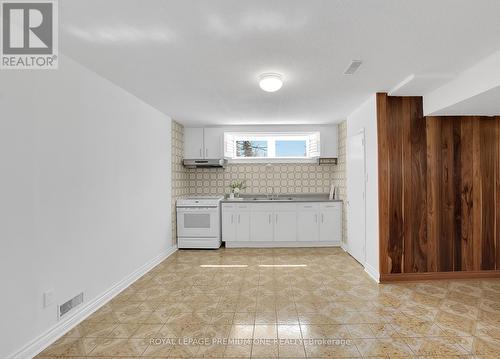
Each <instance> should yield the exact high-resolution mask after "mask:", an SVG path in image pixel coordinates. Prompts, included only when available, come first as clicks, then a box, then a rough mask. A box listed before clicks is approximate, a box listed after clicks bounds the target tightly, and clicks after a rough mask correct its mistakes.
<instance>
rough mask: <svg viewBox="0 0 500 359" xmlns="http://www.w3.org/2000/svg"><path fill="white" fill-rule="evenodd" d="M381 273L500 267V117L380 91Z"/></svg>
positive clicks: (378, 114)
mask: <svg viewBox="0 0 500 359" xmlns="http://www.w3.org/2000/svg"><path fill="white" fill-rule="evenodd" d="M377 117H378V123H377V125H378V141H379V144H378V147H379V149H378V150H379V211H380V213H379V217H380V272H381V274H382V276H383V275H384V274H405V273H428V272H453V271H455V272H458V271H482V270H500V117H480V116H452V117H448V116H444V117H423V115H422V98H421V97H392V96H387V95H386V94H378V95H377Z"/></svg>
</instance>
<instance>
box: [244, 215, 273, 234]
mask: <svg viewBox="0 0 500 359" xmlns="http://www.w3.org/2000/svg"><path fill="white" fill-rule="evenodd" d="M250 240H251V241H253V242H270V241H272V240H273V212H272V211H266V210H252V211H251V212H250Z"/></svg>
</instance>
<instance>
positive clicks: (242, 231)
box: [235, 210, 250, 242]
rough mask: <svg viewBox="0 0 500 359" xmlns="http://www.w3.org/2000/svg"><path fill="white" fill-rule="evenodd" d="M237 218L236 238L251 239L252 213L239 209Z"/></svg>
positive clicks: (240, 239) (245, 240) (239, 239)
mask: <svg viewBox="0 0 500 359" xmlns="http://www.w3.org/2000/svg"><path fill="white" fill-rule="evenodd" d="M235 220H236V223H237V225H236V239H237V240H238V241H240V242H248V241H249V240H250V213H249V212H248V211H241V210H240V211H238V213H237V214H236V217H235Z"/></svg>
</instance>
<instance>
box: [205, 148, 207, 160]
mask: <svg viewBox="0 0 500 359" xmlns="http://www.w3.org/2000/svg"><path fill="white" fill-rule="evenodd" d="M205 158H208V148H205Z"/></svg>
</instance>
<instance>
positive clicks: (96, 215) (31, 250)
mask: <svg viewBox="0 0 500 359" xmlns="http://www.w3.org/2000/svg"><path fill="white" fill-rule="evenodd" d="M170 130H171V120H170V118H168V117H167V116H165V115H163V114H162V113H160V112H159V111H157V110H155V109H153V108H152V107H151V106H149V105H147V104H146V103H144V102H142V101H140V100H139V99H137V98H136V97H134V96H132V95H131V94H129V93H127V92H125V91H124V90H122V89H121V88H119V87H117V86H115V85H113V84H112V83H110V82H108V81H107V80H105V79H103V78H101V77H99V76H98V75H96V74H95V73H93V72H91V71H89V70H87V69H85V68H84V67H82V66H81V65H79V64H78V63H76V62H74V61H73V60H71V59H69V58H67V57H64V56H63V57H61V59H60V69H59V70H56V71H2V72H0V172H1V173H0V182H1V183H0V221H1V223H0V278H1V281H0V283H1V291H2V296H1V297H0V318H1V320H0V338H1V339H0V341H1V345H0V357H1V358H4V357H6V356H9V355H12V354H14V353H16V352H17V351H18V350H20V349H21V348H22V347H23V346H25V345H26V344H28V342H30V341H31V340H33V339H35V338H36V337H37V336H39V335H42V334H43V333H44V332H46V331H47V330H49V329H50V328H53V327H54V326H55V325H56V324H57V319H56V306H55V305H52V306H50V307H48V308H43V307H42V293H43V292H44V291H45V290H48V289H53V290H54V294H55V303H61V302H64V301H66V300H67V299H69V298H71V297H72V296H74V295H76V294H78V293H79V292H81V291H84V292H85V302H89V301H92V300H93V299H95V298H96V297H98V296H99V295H100V294H101V293H103V292H105V291H106V290H108V289H109V288H111V287H112V286H113V285H115V284H116V283H118V282H120V281H121V280H123V279H124V278H125V277H127V276H128V275H130V274H131V273H133V272H134V271H136V270H137V269H139V268H140V267H142V266H144V265H145V264H146V263H148V262H150V261H151V260H153V259H154V258H158V257H159V256H161V254H162V253H166V252H167V251H168V249H169V247H170V246H171V242H172V241H171V238H170V237H171V228H170V226H171V219H170V217H171V209H170V200H171V199H170V190H171V188H170V187H171V186H170V181H171V171H170V161H171V155H170V152H171V136H170Z"/></svg>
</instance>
